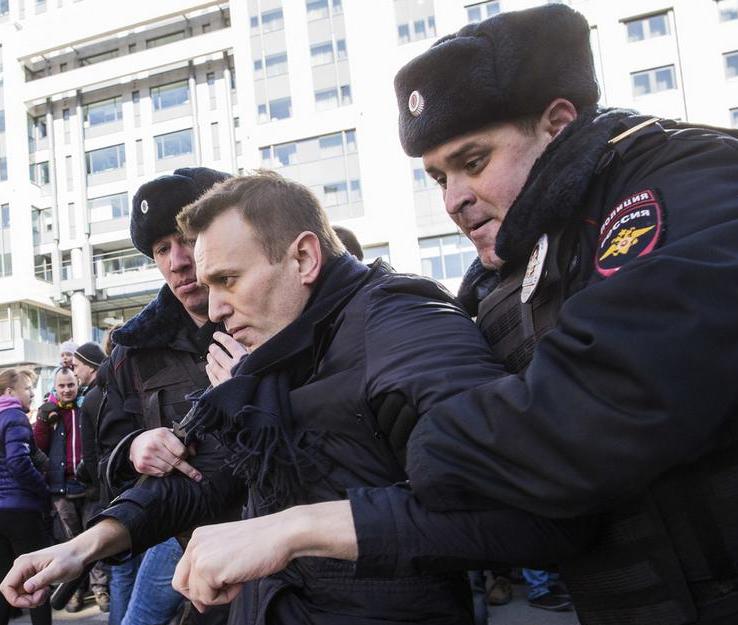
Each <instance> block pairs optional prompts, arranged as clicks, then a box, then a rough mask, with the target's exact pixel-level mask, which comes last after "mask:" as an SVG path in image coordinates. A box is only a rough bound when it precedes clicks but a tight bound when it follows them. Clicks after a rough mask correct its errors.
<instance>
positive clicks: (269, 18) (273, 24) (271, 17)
mask: <svg viewBox="0 0 738 625" xmlns="http://www.w3.org/2000/svg"><path fill="white" fill-rule="evenodd" d="M261 28H262V30H263V31H264V32H265V33H268V32H272V31H275V30H282V29H283V28H284V16H283V15H282V9H274V10H272V11H266V12H264V13H262V14H261Z"/></svg>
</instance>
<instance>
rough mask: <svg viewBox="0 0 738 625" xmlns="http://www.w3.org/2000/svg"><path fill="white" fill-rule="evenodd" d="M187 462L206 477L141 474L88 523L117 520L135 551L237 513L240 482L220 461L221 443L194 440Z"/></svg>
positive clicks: (242, 496) (141, 550) (240, 489)
mask: <svg viewBox="0 0 738 625" xmlns="http://www.w3.org/2000/svg"><path fill="white" fill-rule="evenodd" d="M191 462H192V464H193V465H194V466H195V467H197V468H198V469H200V470H201V472H202V473H203V475H204V476H205V478H204V479H203V480H202V482H195V481H194V480H191V479H190V478H188V477H187V476H185V475H183V474H181V473H179V472H178V471H174V472H173V473H171V474H170V475H167V476H166V477H161V478H146V479H144V480H141V481H140V482H139V483H138V484H136V485H135V486H134V487H132V488H129V489H128V490H126V491H125V492H123V493H122V494H121V495H120V496H119V497H117V498H116V499H115V500H114V501H112V502H111V504H110V506H109V507H108V508H107V509H106V510H104V511H103V512H101V513H100V514H99V515H97V516H96V517H94V518H93V519H92V520H91V521H90V523H89V525H90V526H91V525H94V524H95V523H98V522H99V521H101V520H102V519H105V518H112V519H115V520H117V521H118V522H120V523H121V524H122V525H123V526H124V527H125V528H126V529H127V530H128V532H129V534H130V537H131V545H132V546H131V553H132V554H133V555H135V554H138V553H141V552H143V551H145V550H146V549H148V548H149V547H151V546H153V545H156V544H158V543H160V542H162V541H163V540H166V539H167V538H170V537H172V536H175V535H177V534H180V533H182V532H186V531H188V530H190V529H192V528H194V527H196V526H198V525H205V524H210V523H218V522H223V521H226V520H228V521H232V520H236V519H238V518H240V511H241V504H242V503H243V500H244V484H243V481H242V480H240V479H237V478H234V477H233V474H232V469H230V468H228V467H225V466H224V463H223V449H222V447H220V446H219V445H218V444H217V443H216V442H215V440H214V439H212V438H208V439H206V440H205V441H202V442H201V443H200V444H199V445H198V453H197V455H196V456H193V458H192V460H191ZM216 467H217V468H216Z"/></svg>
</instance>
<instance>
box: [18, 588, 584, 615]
mask: <svg viewBox="0 0 738 625" xmlns="http://www.w3.org/2000/svg"><path fill="white" fill-rule="evenodd" d="M513 592H514V596H513V600H512V601H511V602H510V603H508V604H507V605H500V606H493V607H490V610H489V625H579V621H578V620H577V616H576V613H574V612H549V611H547V610H541V609H538V608H531V607H530V606H529V605H528V602H527V600H526V598H525V587H524V586H518V585H516V586H513ZM52 620H53V621H54V622H55V623H64V625H107V622H108V615H107V614H102V613H101V612H100V610H98V608H97V606H96V605H95V603H94V601H88V602H87V603H85V608H84V610H82V611H81V612H77V613H75V614H69V613H68V612H65V611H64V610H61V611H54V613H53V615H52ZM11 625H31V619H30V617H29V616H28V613H27V612H24V613H23V616H21V617H18V618H16V619H13V620H12V621H11Z"/></svg>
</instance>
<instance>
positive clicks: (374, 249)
mask: <svg viewBox="0 0 738 625" xmlns="http://www.w3.org/2000/svg"><path fill="white" fill-rule="evenodd" d="M362 249H363V250H364V260H363V261H362V262H363V263H365V264H367V265H371V264H372V263H373V262H374V261H375V260H377V258H381V259H382V260H383V261H384V262H386V263H389V262H390V254H389V245H387V244H386V243H384V244H381V245H368V246H367V247H364V248H362Z"/></svg>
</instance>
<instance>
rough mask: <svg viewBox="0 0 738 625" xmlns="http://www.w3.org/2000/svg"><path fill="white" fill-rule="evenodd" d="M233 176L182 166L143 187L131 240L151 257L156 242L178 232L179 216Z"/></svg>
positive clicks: (135, 205)
mask: <svg viewBox="0 0 738 625" xmlns="http://www.w3.org/2000/svg"><path fill="white" fill-rule="evenodd" d="M228 178H231V176H230V174H226V173H224V172H222V171H217V170H215V169H209V168H207V167H183V168H181V169H175V170H174V173H173V174H171V175H169V176H161V177H159V178H156V179H155V180H151V181H150V182H147V183H146V184H143V185H141V187H140V188H139V190H138V191H136V195H135V196H134V197H133V206H132V212H131V241H133V246H134V247H135V248H136V249H137V250H138V251H139V252H141V253H142V254H145V255H146V256H148V257H149V258H153V257H154V252H153V249H152V248H153V245H154V243H155V242H156V240H157V239H160V238H161V237H164V236H167V235H169V234H172V233H173V232H176V231H177V213H179V211H181V210H182V209H183V208H184V207H185V206H187V205H188V204H191V203H192V202H194V201H195V200H197V199H198V198H199V197H200V196H201V195H203V194H204V193H205V192H206V191H208V190H209V189H210V188H211V187H212V186H213V185H215V184H216V183H218V182H222V181H223V180H228Z"/></svg>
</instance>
